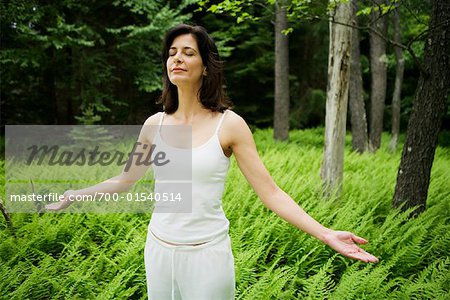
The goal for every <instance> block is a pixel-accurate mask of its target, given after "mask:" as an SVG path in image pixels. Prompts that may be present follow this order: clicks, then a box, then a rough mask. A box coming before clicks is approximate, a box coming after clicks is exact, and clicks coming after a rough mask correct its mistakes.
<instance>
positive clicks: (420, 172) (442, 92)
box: [392, 0, 450, 215]
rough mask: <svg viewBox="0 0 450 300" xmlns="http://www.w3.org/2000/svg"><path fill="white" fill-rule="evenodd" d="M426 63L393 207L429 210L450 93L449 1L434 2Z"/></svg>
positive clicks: (417, 94) (414, 107) (427, 41)
mask: <svg viewBox="0 0 450 300" xmlns="http://www.w3.org/2000/svg"><path fill="white" fill-rule="evenodd" d="M432 7H433V8H432V13H431V18H430V24H429V29H428V30H429V31H428V38H427V39H426V43H425V52H424V63H423V65H422V68H421V70H422V71H421V73H420V77H419V83H418V85H417V90H416V94H415V97H414V103H413V111H412V114H411V117H410V119H409V122H408V129H407V135H406V142H405V144H404V147H403V152H402V158H401V162H400V167H399V169H398V174H397V185H396V186H395V193H394V198H393V202H392V204H393V206H394V207H398V206H400V205H403V206H402V209H403V210H406V209H408V208H410V207H414V206H416V209H415V211H414V213H413V215H416V214H418V213H420V212H422V211H423V210H424V209H425V207H426V200H427V195H428V186H429V183H430V173H431V167H432V165H433V160H434V153H435V150H436V145H437V139H438V134H439V130H440V127H441V123H442V118H443V115H444V113H445V112H446V111H447V103H446V100H447V98H448V96H449V94H448V93H449V90H450V2H449V1H447V0H433V2H432Z"/></svg>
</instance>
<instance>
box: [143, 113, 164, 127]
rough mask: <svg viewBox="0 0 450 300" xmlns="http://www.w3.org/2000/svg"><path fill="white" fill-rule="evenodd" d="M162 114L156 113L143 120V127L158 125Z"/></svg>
mask: <svg viewBox="0 0 450 300" xmlns="http://www.w3.org/2000/svg"><path fill="white" fill-rule="evenodd" d="M161 115H162V112H161V111H160V112H157V113H155V114H153V115H151V116H150V117H148V118H147V120H145V122H144V125H158V124H159V121H160V119H161Z"/></svg>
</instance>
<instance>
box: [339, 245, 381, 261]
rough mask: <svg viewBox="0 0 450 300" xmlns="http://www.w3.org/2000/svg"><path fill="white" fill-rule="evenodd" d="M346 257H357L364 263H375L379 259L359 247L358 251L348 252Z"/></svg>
mask: <svg viewBox="0 0 450 300" xmlns="http://www.w3.org/2000/svg"><path fill="white" fill-rule="evenodd" d="M347 257H349V258H353V259H357V260H360V261H363V262H366V263H377V262H379V261H380V260H379V259H378V258H377V257H376V256H374V255H372V254H370V253H369V252H366V251H364V249H361V248H359V249H358V251H354V252H351V253H348V255H347Z"/></svg>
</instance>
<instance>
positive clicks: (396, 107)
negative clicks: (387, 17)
mask: <svg viewBox="0 0 450 300" xmlns="http://www.w3.org/2000/svg"><path fill="white" fill-rule="evenodd" d="M392 20H393V23H394V42H396V43H399V44H400V43H401V36H400V34H401V33H400V11H399V9H398V7H397V9H396V10H394V12H393V17H392ZM394 51H395V59H396V63H397V66H396V69H395V86H394V93H393V96H392V137H391V142H390V143H389V149H390V150H391V151H395V149H396V148H397V143H398V134H399V131H400V99H401V98H400V97H401V91H402V84H403V73H404V70H405V61H404V59H403V51H402V49H401V48H400V47H396V46H394Z"/></svg>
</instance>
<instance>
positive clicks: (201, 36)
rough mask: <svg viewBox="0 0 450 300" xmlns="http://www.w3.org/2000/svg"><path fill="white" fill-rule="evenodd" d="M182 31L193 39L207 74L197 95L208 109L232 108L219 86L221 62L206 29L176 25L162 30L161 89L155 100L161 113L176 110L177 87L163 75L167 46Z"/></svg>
mask: <svg viewBox="0 0 450 300" xmlns="http://www.w3.org/2000/svg"><path fill="white" fill-rule="evenodd" d="M182 34H192V36H193V37H194V38H195V40H196V41H197V46H198V49H199V50H200V56H201V58H202V61H203V65H204V66H205V67H206V72H207V75H206V76H203V79H202V80H203V82H202V85H201V88H200V89H199V91H198V92H199V94H200V95H198V94H197V96H198V97H199V99H200V102H201V103H202V105H203V106H204V107H205V108H208V109H210V110H211V111H220V112H223V111H225V110H226V109H227V108H232V106H233V104H232V103H231V101H230V100H229V99H228V96H227V95H226V93H225V90H224V88H223V67H222V66H223V62H222V61H221V59H220V56H219V51H218V50H217V47H216V44H215V43H214V40H213V39H212V37H211V36H210V35H209V34H208V33H207V31H206V29H205V28H204V27H202V26H198V25H194V26H192V25H188V24H178V25H176V26H175V27H172V28H171V29H169V31H168V32H167V33H166V35H165V37H164V41H163V46H162V53H161V60H162V65H163V91H162V94H161V96H160V97H159V99H158V101H157V103H162V104H163V106H164V112H166V113H168V114H172V113H174V112H175V111H176V110H177V109H178V91H177V86H176V85H174V84H172V82H170V80H169V76H168V74H167V68H166V62H167V59H168V58H169V49H170V46H171V45H172V42H173V40H174V39H175V38H176V37H177V36H179V35H182Z"/></svg>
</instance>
